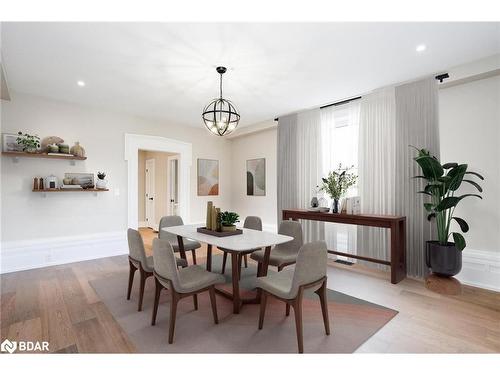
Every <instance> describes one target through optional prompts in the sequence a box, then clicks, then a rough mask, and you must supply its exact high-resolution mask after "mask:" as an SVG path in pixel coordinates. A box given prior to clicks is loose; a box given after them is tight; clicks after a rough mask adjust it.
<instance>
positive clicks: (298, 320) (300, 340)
mask: <svg viewBox="0 0 500 375" xmlns="http://www.w3.org/2000/svg"><path fill="white" fill-rule="evenodd" d="M293 312H294V314H295V330H296V331H297V345H298V347H299V353H304V336H303V334H302V295H301V293H300V292H299V294H298V295H297V298H296V299H295V301H294V304H293Z"/></svg>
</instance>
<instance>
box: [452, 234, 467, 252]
mask: <svg viewBox="0 0 500 375" xmlns="http://www.w3.org/2000/svg"><path fill="white" fill-rule="evenodd" d="M453 241H455V246H456V248H457V249H458V250H460V251H462V250H463V249H465V238H464V236H462V235H461V234H460V233H457V232H453Z"/></svg>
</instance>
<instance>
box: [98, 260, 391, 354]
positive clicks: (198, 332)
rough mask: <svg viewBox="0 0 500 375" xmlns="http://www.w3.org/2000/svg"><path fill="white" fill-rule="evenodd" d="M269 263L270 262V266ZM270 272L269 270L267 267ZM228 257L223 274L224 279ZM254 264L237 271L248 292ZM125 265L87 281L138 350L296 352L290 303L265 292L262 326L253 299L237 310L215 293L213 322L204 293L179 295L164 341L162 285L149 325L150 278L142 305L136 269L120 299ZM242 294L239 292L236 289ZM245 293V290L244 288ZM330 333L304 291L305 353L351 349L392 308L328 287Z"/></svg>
mask: <svg viewBox="0 0 500 375" xmlns="http://www.w3.org/2000/svg"><path fill="white" fill-rule="evenodd" d="M221 259H222V257H221V256H216V257H214V258H213V262H212V264H213V271H214V272H220V269H221V267H220V264H221ZM271 268H272V267H271ZM270 272H273V271H271V270H270ZM230 274H231V262H230V260H228V265H227V267H226V279H227V280H228V282H229V281H230V276H229V275H230ZM255 275H256V267H255V266H253V265H251V264H249V268H248V269H244V270H243V273H242V280H241V288H242V289H245V290H246V291H245V293H246V294H247V295H248V296H250V295H253V293H254V292H253V291H252V289H253V284H254V281H255ZM127 282H128V269H124V270H123V271H121V272H118V273H115V274H112V275H110V276H108V277H105V278H102V279H99V280H95V281H92V282H91V285H92V286H93V288H94V289H95V290H96V292H97V294H98V295H99V297H100V298H101V300H102V301H103V302H104V304H105V305H106V306H107V308H108V309H109V310H110V312H111V314H112V315H113V316H114V318H115V319H116V320H117V322H118V323H119V324H120V326H121V327H122V328H123V330H124V331H125V332H126V333H127V335H128V336H129V338H130V340H131V341H132V343H133V344H134V345H135V347H136V348H137V350H138V351H139V352H142V353H296V352H297V341H296V334H295V321H294V315H293V309H291V311H290V316H288V317H286V316H285V305H284V303H283V302H280V301H277V300H276V299H274V298H272V297H270V298H268V304H267V309H266V316H265V320H264V328H263V329H262V330H259V329H258V327H257V324H258V317H259V306H258V305H244V306H243V307H242V310H241V313H240V314H237V315H235V314H233V313H232V304H231V301H230V300H228V299H226V298H224V297H222V296H220V295H217V309H218V315H219V324H218V325H215V324H214V323H213V318H212V312H211V308H210V300H209V298H208V293H207V292H205V293H202V294H200V295H199V296H198V305H199V309H198V310H197V311H195V310H194V308H193V299H192V298H186V299H183V300H182V301H181V302H180V303H179V306H178V311H177V322H176V327H175V336H174V343H173V344H170V345H169V344H168V342H167V335H168V323H169V315H170V312H169V306H170V305H169V300H170V295H169V293H168V291H167V290H163V291H162V294H161V299H160V306H159V309H158V316H157V321H156V326H151V313H152V307H153V301H154V280H153V278H149V279H148V281H147V283H146V291H145V294H144V305H143V311H141V312H138V311H137V299H138V294H139V288H138V284H139V282H138V273H136V279H135V280H134V288H133V290H132V297H131V299H130V301H127V299H126V291H127ZM242 294H244V293H242ZM244 295H245V294H244ZM328 300H329V305H328V308H329V313H330V329H331V334H330V336H326V335H325V331H324V326H323V320H322V315H321V307H320V303H319V298H318V297H317V296H316V295H315V294H313V293H312V291H311V292H309V293H307V295H306V296H305V298H304V304H303V326H304V352H305V353H352V352H354V351H355V350H356V349H357V348H358V347H359V346H360V345H361V344H363V343H364V342H365V341H366V340H368V339H369V338H370V337H371V336H372V335H373V334H374V333H376V332H377V331H378V330H379V329H380V328H382V327H383V326H384V325H385V324H387V323H388V322H389V321H390V320H391V319H392V318H393V317H394V316H395V315H396V314H397V311H395V310H391V309H388V308H386V307H383V306H380V305H376V304H373V303H370V302H367V301H364V300H361V299H357V298H354V297H351V296H348V295H346V294H343V293H339V292H336V291H334V290H328Z"/></svg>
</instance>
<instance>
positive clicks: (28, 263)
mask: <svg viewBox="0 0 500 375" xmlns="http://www.w3.org/2000/svg"><path fill="white" fill-rule="evenodd" d="M122 254H128V245H127V233H126V232H125V231H118V232H107V233H96V234H88V235H81V236H69V237H53V238H47V239H37V240H29V241H9V242H2V248H1V250H0V273H8V272H15V271H23V270H28V269H32V268H40V267H48V266H54V265H59V264H66V263H73V262H80V261H83V260H90V259H97V258H105V257H110V256H115V255H122Z"/></svg>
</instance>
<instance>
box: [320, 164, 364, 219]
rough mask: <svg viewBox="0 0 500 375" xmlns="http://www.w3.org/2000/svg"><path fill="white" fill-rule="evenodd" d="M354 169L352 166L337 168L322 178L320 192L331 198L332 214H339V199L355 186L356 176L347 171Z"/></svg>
mask: <svg viewBox="0 0 500 375" xmlns="http://www.w3.org/2000/svg"><path fill="white" fill-rule="evenodd" d="M352 168H354V165H353V166H351V167H348V168H342V164H339V167H338V168H337V169H336V170H334V171H330V173H328V177H326V178H322V180H323V184H322V186H321V190H323V191H325V192H326V193H327V194H328V195H329V196H330V198H332V200H333V201H332V212H333V213H334V214H337V213H338V212H339V199H340V198H341V197H343V196H344V195H345V193H347V190H348V189H349V188H350V187H351V186H354V185H355V184H356V180H357V179H358V176H356V175H355V174H354V173H349V170H351V169H352Z"/></svg>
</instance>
